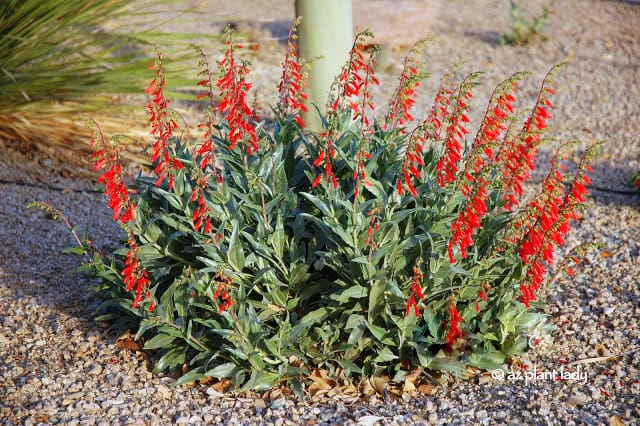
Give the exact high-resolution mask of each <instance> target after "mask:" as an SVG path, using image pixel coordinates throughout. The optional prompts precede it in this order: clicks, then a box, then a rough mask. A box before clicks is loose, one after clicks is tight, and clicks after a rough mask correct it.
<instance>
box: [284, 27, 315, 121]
mask: <svg viewBox="0 0 640 426" xmlns="http://www.w3.org/2000/svg"><path fill="white" fill-rule="evenodd" d="M298 22H299V20H298V19H296V21H295V22H294V24H293V25H292V26H291V28H290V29H289V37H288V38H287V49H286V52H285V56H284V62H283V64H282V78H281V80H280V84H279V86H278V89H279V91H280V108H281V109H282V111H283V112H284V113H285V114H286V115H289V114H294V119H295V120H296V122H297V123H298V125H299V126H300V127H304V121H303V120H302V117H300V114H299V113H300V112H307V111H308V110H309V108H307V106H306V105H305V104H304V101H305V100H306V99H307V94H306V93H305V91H304V88H305V87H306V86H307V85H308V83H307V82H306V81H305V80H304V77H305V73H304V72H303V69H302V66H301V65H300V62H299V61H298V45H297V44H296V43H294V41H295V40H296V38H297V36H296V33H295V31H296V27H297V25H298Z"/></svg>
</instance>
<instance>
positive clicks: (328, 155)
mask: <svg viewBox="0 0 640 426" xmlns="http://www.w3.org/2000/svg"><path fill="white" fill-rule="evenodd" d="M320 138H321V139H322V140H326V141H327V145H326V146H325V147H324V148H322V149H321V150H320V153H319V154H318V156H317V157H316V159H315V160H314V161H313V166H314V167H324V170H323V173H319V174H318V175H317V176H316V178H315V179H314V180H313V182H312V183H311V186H312V187H313V188H315V187H317V186H318V185H320V182H321V181H322V177H323V176H324V178H325V180H326V181H327V182H329V181H330V182H331V184H332V185H333V188H334V189H338V180H337V179H336V175H335V174H334V173H333V166H332V165H331V159H332V158H333V156H334V155H335V154H336V151H335V149H334V148H333V132H332V131H331V130H329V131H326V132H322V133H321V134H320Z"/></svg>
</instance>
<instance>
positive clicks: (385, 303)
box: [83, 33, 593, 397]
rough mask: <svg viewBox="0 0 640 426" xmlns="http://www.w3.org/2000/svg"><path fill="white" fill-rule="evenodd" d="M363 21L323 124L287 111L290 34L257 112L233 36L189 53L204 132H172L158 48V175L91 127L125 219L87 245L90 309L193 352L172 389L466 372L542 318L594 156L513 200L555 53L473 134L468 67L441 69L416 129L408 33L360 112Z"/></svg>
mask: <svg viewBox="0 0 640 426" xmlns="http://www.w3.org/2000/svg"><path fill="white" fill-rule="evenodd" d="M367 35H368V33H361V34H358V35H357V36H356V39H355V43H354V47H353V49H352V52H351V56H350V60H349V61H348V63H347V64H346V65H345V67H344V69H343V72H342V73H341V74H340V76H339V77H338V78H337V79H336V81H335V83H334V85H333V86H332V88H331V94H330V97H329V103H328V105H327V111H328V112H327V114H326V116H324V117H322V119H323V123H324V129H323V131H322V132H319V133H315V132H310V131H307V130H305V128H304V127H303V126H304V123H302V121H301V119H300V117H299V115H298V112H299V111H300V110H303V109H305V108H306V107H305V106H304V103H303V101H304V97H305V95H304V87H305V86H304V79H303V77H304V66H303V65H302V64H300V63H299V62H298V60H297V56H296V51H295V46H294V45H293V43H291V42H290V43H289V44H288V48H287V55H286V57H285V60H284V67H283V78H282V83H281V85H280V101H279V102H278V105H277V106H276V107H275V108H274V115H275V121H274V122H273V123H267V122H264V121H260V120H258V119H257V118H256V117H255V114H254V112H253V111H252V110H251V108H249V106H248V105H247V104H246V95H247V92H248V90H249V88H250V83H249V82H248V81H247V79H246V77H247V75H248V73H249V69H248V64H247V63H246V62H244V61H242V60H241V59H239V58H238V53H237V52H238V49H239V46H237V45H236V44H234V42H233V41H232V39H231V36H230V35H229V36H228V39H227V44H226V46H227V49H226V52H225V55H224V57H223V59H222V60H221V61H220V62H219V64H218V65H219V73H218V76H217V78H216V77H214V75H213V74H214V71H212V70H211V68H210V67H209V62H208V60H207V57H206V56H205V55H204V53H202V52H200V54H201V58H202V60H201V62H200V66H201V73H200V75H201V77H202V80H201V81H200V82H199V83H198V85H199V86H200V87H201V88H202V89H203V92H202V95H201V98H205V99H208V100H209V101H210V103H209V106H208V108H207V109H206V110H205V114H204V120H203V122H202V124H201V125H200V130H201V131H202V133H203V135H202V137H197V136H189V135H185V134H182V135H181V136H178V133H177V132H178V129H177V121H176V119H175V117H174V115H173V113H172V112H171V108H170V104H169V100H168V99H166V98H165V95H164V86H165V79H164V69H163V63H162V56H161V55H160V54H159V55H158V59H157V61H156V63H155V64H154V66H153V68H154V69H155V73H156V76H155V78H154V80H153V81H152V83H151V85H150V86H149V88H148V89H147V93H148V94H149V96H150V99H151V100H150V102H149V107H148V111H149V113H150V121H151V125H152V134H153V135H154V137H155V143H154V145H153V148H152V152H153V154H152V161H153V163H154V170H153V174H152V175H150V176H140V177H139V178H138V179H137V180H136V182H135V184H134V185H133V187H132V188H127V186H126V184H125V182H124V179H123V177H122V173H121V166H120V161H119V146H118V143H117V140H116V141H113V142H110V141H108V140H107V139H106V137H105V136H104V134H103V133H102V131H101V130H100V127H99V126H98V124H97V123H94V133H93V135H94V144H96V145H97V146H98V148H99V150H98V151H97V152H96V153H95V154H94V161H95V169H96V170H98V171H100V172H101V177H100V179H99V182H101V183H103V184H104V185H105V192H106V195H107V198H108V200H109V205H110V207H111V209H113V212H114V219H115V220H117V221H119V222H121V223H122V226H123V228H124V229H125V231H126V232H127V234H128V238H127V241H126V244H125V245H124V246H123V247H122V248H119V249H117V250H115V251H114V252H113V253H112V254H103V253H100V252H99V251H97V250H92V253H93V256H94V257H93V258H92V261H91V262H90V264H91V266H92V268H93V270H94V273H95V275H96V276H98V277H100V278H101V279H102V284H101V285H100V286H98V289H99V290H103V291H106V292H107V294H108V296H107V299H106V301H105V303H104V306H103V308H104V309H105V312H107V313H106V314H104V315H103V316H102V317H101V319H114V318H122V316H123V315H128V317H129V318H132V319H133V320H134V321H135V322H136V324H137V325H138V326H139V329H138V332H137V335H136V338H144V341H145V343H144V347H145V349H150V350H157V351H158V361H157V363H156V370H157V371H163V370H180V369H181V368H183V366H184V365H186V366H188V368H187V370H188V373H186V374H184V375H183V376H182V377H181V379H180V380H178V382H177V383H178V384H180V383H185V382H190V381H194V380H198V379H202V378H203V377H207V376H208V377H215V378H220V379H229V380H231V381H232V382H233V383H234V384H235V385H236V386H238V387H239V388H240V389H241V390H248V389H256V390H261V389H268V388H271V387H273V386H275V385H278V384H280V383H287V384H288V385H290V386H291V388H292V389H293V390H294V391H295V392H296V393H297V395H298V396H299V397H302V395H303V389H304V386H305V383H306V382H305V380H306V378H307V377H309V374H311V372H312V371H313V370H314V369H322V370H327V371H328V372H329V374H332V375H340V374H344V375H345V376H349V377H362V376H381V375H385V376H388V377H390V378H392V379H393V380H394V381H397V382H402V381H403V378H405V377H406V376H407V375H408V374H414V373H415V372H416V371H417V369H419V370H420V371H421V372H422V375H423V376H424V375H427V374H429V375H431V376H434V375H437V374H439V373H440V372H452V373H454V374H463V373H464V367H465V366H469V365H471V366H477V367H480V368H496V367H498V366H499V365H500V364H501V363H503V362H505V360H506V359H507V358H508V357H509V356H511V355H514V354H517V353H521V352H522V351H524V350H526V347H527V338H526V335H527V334H528V333H532V332H533V331H534V330H536V329H544V328H545V327H547V326H546V325H545V323H544V319H545V318H544V315H543V314H541V313H539V312H538V310H537V309H535V308H541V307H542V306H543V302H542V301H541V300H539V299H538V296H539V292H540V291H542V290H543V289H544V288H545V286H546V285H547V284H548V282H547V280H548V271H550V270H551V269H552V268H553V267H554V256H556V255H557V253H555V252H556V251H557V250H556V249H557V248H559V247H560V246H562V244H563V242H564V236H565V235H566V233H567V232H568V231H569V223H570V221H571V220H572V219H573V218H575V214H576V211H577V210H578V209H580V208H582V206H583V204H584V202H585V193H586V189H585V185H586V184H588V176H587V171H588V170H589V166H588V162H589V160H590V158H591V157H592V155H593V149H589V150H587V151H586V152H585V154H584V155H583V159H582V161H581V162H580V163H579V164H578V165H577V167H576V168H575V170H574V171H573V172H565V169H564V167H563V162H562V159H563V156H564V155H565V154H566V153H567V152H568V151H569V145H563V146H562V147H561V148H559V150H558V155H557V156H556V157H555V159H554V160H553V162H552V165H551V170H550V172H549V173H548V175H547V176H546V178H545V179H544V182H543V184H542V187H541V189H540V192H539V194H538V195H537V196H536V197H535V198H533V199H532V200H531V201H529V202H527V203H525V202H523V201H522V200H521V195H522V192H523V189H522V184H523V183H524V181H525V180H526V179H527V178H529V176H530V172H531V170H533V168H534V165H535V159H536V153H537V152H538V149H539V147H540V145H541V144H542V143H543V142H545V139H544V138H543V137H542V136H543V135H542V133H543V130H544V129H545V127H546V126H547V122H548V120H549V119H550V118H551V113H550V111H551V109H552V101H551V97H552V95H553V93H554V90H553V87H552V86H553V75H554V73H555V72H556V70H557V67H554V68H553V69H552V70H551V72H550V73H549V74H548V75H547V76H546V77H545V79H544V81H543V83H542V87H541V89H540V92H539V95H538V97H537V99H536V100H535V103H534V105H533V107H532V109H531V110H530V111H529V112H528V113H527V114H524V115H522V114H521V113H520V112H518V111H517V110H516V109H515V107H514V105H515V96H514V95H515V91H516V87H517V83H518V81H520V80H521V79H522V78H524V77H525V76H526V73H517V74H514V75H513V76H511V77H509V78H508V79H506V80H505V81H504V82H503V83H501V84H500V85H499V86H498V87H497V88H496V89H495V91H494V93H493V95H492V96H491V98H490V100H489V102H488V106H487V110H486V113H485V115H484V118H483V121H482V123H481V124H480V126H479V129H478V132H477V133H476V135H475V136H474V137H472V138H470V137H468V130H467V126H468V121H469V119H468V118H467V112H468V110H469V105H468V102H469V98H471V97H472V91H473V88H474V86H475V85H476V81H477V79H478V77H479V74H471V75H469V76H467V77H466V78H464V79H462V80H456V79H455V72H454V71H451V72H450V73H448V74H447V75H446V76H445V77H444V78H443V80H442V83H441V86H440V89H439V90H438V92H437V94H436V95H435V100H434V107H433V108H432V110H431V111H430V112H429V113H427V114H426V117H425V118H424V120H422V121H421V122H419V123H418V124H414V125H412V123H413V122H414V121H415V120H414V117H413V116H412V114H411V111H410V109H411V106H412V105H413V104H414V97H415V94H416V90H415V89H416V87H417V86H418V85H419V84H420V81H421V80H422V79H423V78H425V77H426V74H425V73H424V72H422V71H419V67H420V63H419V61H418V59H417V57H418V54H419V52H420V48H421V44H417V45H416V47H414V48H413V49H412V50H411V52H410V53H409V55H408V57H407V59H406V61H405V67H404V70H403V72H402V74H401V76H400V78H399V85H398V89H397V91H396V94H395V96H394V97H393V99H391V101H390V103H389V109H388V112H387V114H386V116H385V117H384V119H382V120H373V119H372V118H371V114H372V110H373V109H374V105H373V102H372V100H371V90H372V87H373V86H374V85H375V84H377V79H376V78H375V75H374V72H373V67H372V65H373V63H374V60H375V59H374V57H373V54H371V55H370V54H367V53H364V50H363V45H364V43H363V41H364V39H365V38H366V36H367ZM214 98H215V99H221V101H220V102H219V103H215V102H213V99H214ZM411 125H412V126H411ZM410 126H411V127H410ZM83 248H85V249H86V248H89V247H88V246H87V245H84V247H83ZM556 266H557V265H556ZM183 371H184V370H183Z"/></svg>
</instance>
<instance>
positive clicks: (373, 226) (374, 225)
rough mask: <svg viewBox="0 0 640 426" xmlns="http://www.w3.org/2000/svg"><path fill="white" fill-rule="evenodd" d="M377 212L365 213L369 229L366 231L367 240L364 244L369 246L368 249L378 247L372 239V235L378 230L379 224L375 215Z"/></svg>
mask: <svg viewBox="0 0 640 426" xmlns="http://www.w3.org/2000/svg"><path fill="white" fill-rule="evenodd" d="M377 213H378V210H369V211H368V212H367V216H369V228H368V229H367V240H366V241H365V244H366V245H368V246H369V248H370V249H375V248H377V247H378V243H376V241H375V239H374V234H375V233H376V232H378V231H379V230H380V224H379V223H378V217H377V216H376V214H377Z"/></svg>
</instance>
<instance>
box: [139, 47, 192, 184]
mask: <svg viewBox="0 0 640 426" xmlns="http://www.w3.org/2000/svg"><path fill="white" fill-rule="evenodd" d="M157 54H158V59H157V60H156V62H155V63H153V64H152V65H151V66H150V69H152V70H153V69H155V71H156V77H155V78H154V79H153V80H152V81H151V83H150V84H149V87H148V88H147V89H146V90H145V93H147V94H148V95H150V96H151V99H150V100H149V103H148V104H147V112H148V113H149V121H150V122H151V135H152V136H154V137H155V138H156V141H155V142H154V144H153V154H152V156H151V162H152V163H156V166H155V168H154V170H153V172H154V173H155V174H156V176H158V179H157V181H156V186H160V185H161V184H162V182H163V181H164V180H165V179H168V180H169V188H170V189H171V188H173V183H174V171H176V170H179V169H181V168H183V167H184V166H183V165H182V163H181V162H180V160H178V159H176V158H173V157H172V155H171V151H170V149H169V139H171V137H172V136H173V133H174V130H175V129H177V128H178V123H177V122H176V121H175V120H174V119H172V118H171V117H170V116H169V100H168V99H167V98H166V97H165V96H164V87H165V84H166V82H165V78H164V73H163V69H162V54H161V53H160V52H159V51H158V52H157Z"/></svg>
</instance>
